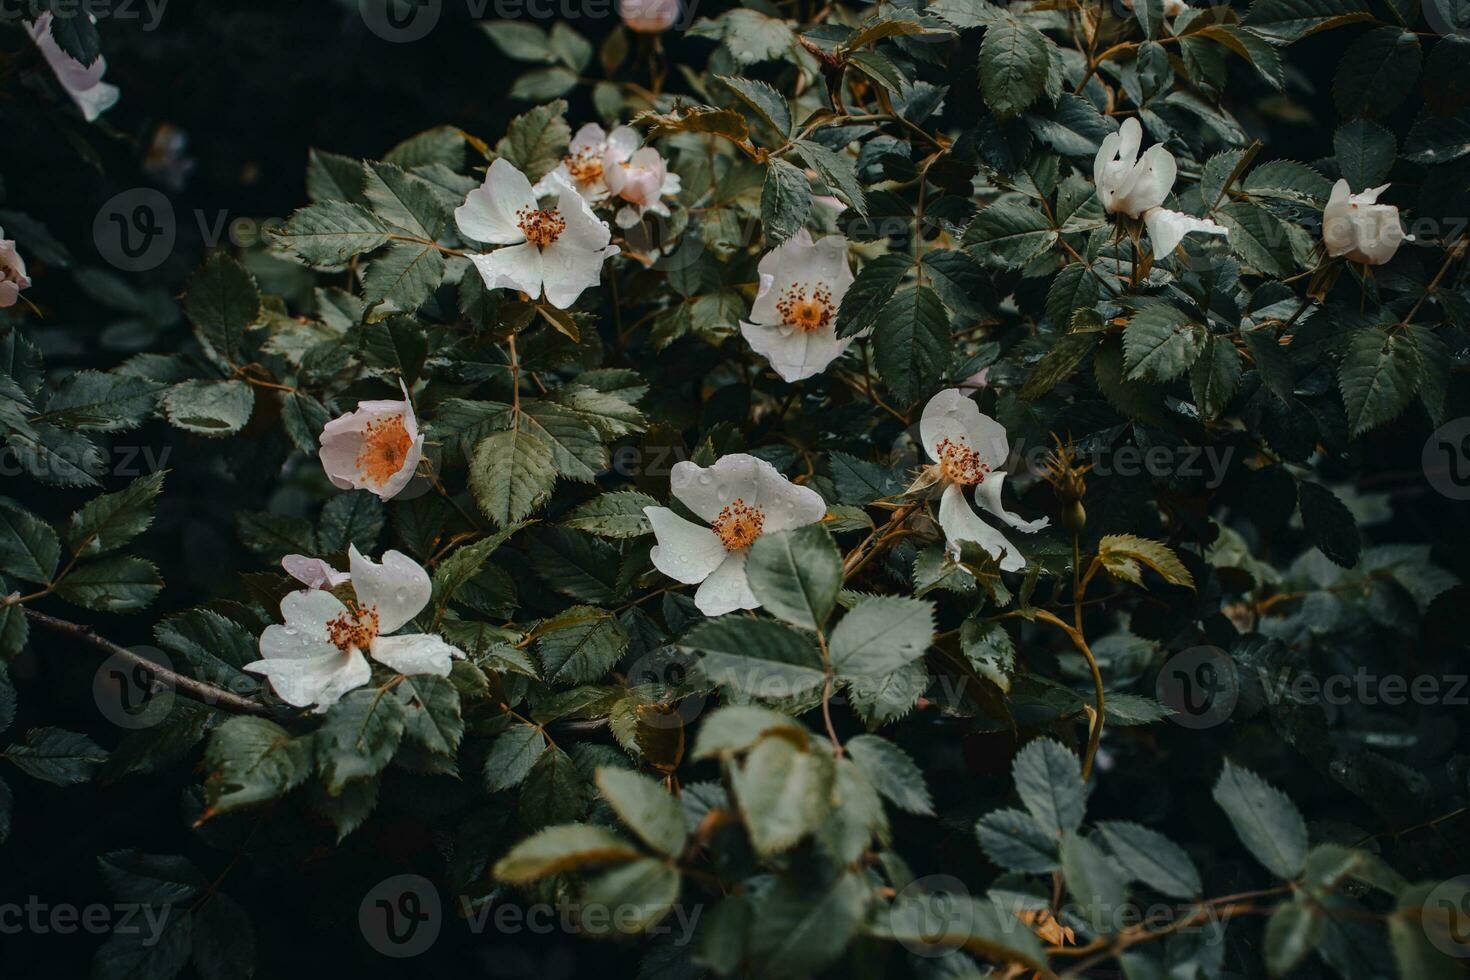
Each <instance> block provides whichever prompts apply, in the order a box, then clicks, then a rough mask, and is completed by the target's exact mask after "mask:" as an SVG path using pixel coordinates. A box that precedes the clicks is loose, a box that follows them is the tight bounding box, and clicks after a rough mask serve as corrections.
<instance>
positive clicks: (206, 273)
mask: <svg viewBox="0 0 1470 980" xmlns="http://www.w3.org/2000/svg"><path fill="white" fill-rule="evenodd" d="M184 312H185V313H187V314H188V316H189V319H190V320H191V321H193V323H194V326H195V327H197V328H198V329H199V332H200V333H201V334H202V335H203V337H204V339H205V340H207V341H208V342H209V344H210V346H212V347H213V348H214V349H215V351H216V352H217V353H218V354H219V355H220V356H221V357H223V358H224V359H225V360H226V361H228V362H229V363H231V364H235V363H238V362H239V359H240V353H241V351H240V347H241V343H242V341H243V340H244V336H245V331H246V329H247V328H249V327H250V325H251V324H253V323H254V322H255V321H256V319H257V318H258V317H259V316H260V290H259V288H258V287H257V286H256V285H255V277H254V276H252V275H250V273H249V272H247V271H246V270H245V267H244V266H243V265H241V264H240V263H239V262H237V261H235V259H234V258H232V257H231V256H229V255H228V254H226V253H224V252H212V253H210V255H209V257H208V258H207V259H205V260H204V264H203V265H202V266H200V267H199V269H198V270H197V271H196V272H195V273H194V274H193V275H192V276H190V277H189V282H188V284H187V285H186V286H185V287H184Z"/></svg>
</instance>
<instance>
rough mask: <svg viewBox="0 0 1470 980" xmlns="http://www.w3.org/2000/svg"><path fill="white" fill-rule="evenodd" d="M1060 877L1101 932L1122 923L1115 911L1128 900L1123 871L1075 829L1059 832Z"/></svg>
mask: <svg viewBox="0 0 1470 980" xmlns="http://www.w3.org/2000/svg"><path fill="white" fill-rule="evenodd" d="M1061 856H1062V877H1063V878H1064V879H1065V880H1066V882H1067V891H1069V892H1071V893H1072V897H1073V898H1074V899H1076V901H1077V904H1078V906H1079V911H1080V912H1081V913H1082V915H1083V916H1084V917H1085V918H1086V919H1087V920H1088V921H1089V922H1090V923H1091V924H1092V926H1093V928H1094V929H1096V930H1097V931H1098V932H1100V933H1103V934H1104V935H1112V934H1113V933H1114V932H1117V931H1118V929H1119V928H1120V927H1121V926H1122V922H1121V921H1120V920H1119V916H1118V912H1119V910H1120V909H1122V908H1123V905H1124V903H1125V902H1126V901H1127V900H1128V882H1127V879H1126V878H1125V877H1124V875H1123V871H1122V869H1121V868H1119V867H1118V865H1117V864H1116V863H1115V862H1114V861H1113V859H1112V858H1110V857H1108V856H1107V855H1106V854H1104V853H1103V852H1102V851H1101V850H1099V849H1098V847H1097V845H1096V844H1094V843H1093V842H1092V839H1091V838H1088V837H1079V836H1077V834H1076V833H1075V832H1074V831H1068V832H1067V833H1065V834H1063V835H1062V848H1061Z"/></svg>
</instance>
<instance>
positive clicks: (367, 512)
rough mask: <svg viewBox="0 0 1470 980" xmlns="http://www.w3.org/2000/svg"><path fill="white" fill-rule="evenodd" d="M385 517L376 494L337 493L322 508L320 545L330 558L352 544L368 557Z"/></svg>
mask: <svg viewBox="0 0 1470 980" xmlns="http://www.w3.org/2000/svg"><path fill="white" fill-rule="evenodd" d="M385 518H386V515H385V513H384V509H383V502H382V501H381V500H379V499H378V498H377V497H376V496H374V495H373V494H370V493H343V494H338V495H337V496H335V497H333V498H331V499H330V500H328V501H327V503H326V506H325V507H323V508H322V514H321V519H320V520H319V522H318V527H317V533H316V539H317V546H318V547H319V548H320V549H321V551H322V553H323V554H328V555H337V554H344V553H345V552H346V551H347V550H348V548H349V547H350V546H352V545H356V546H357V550H358V551H361V552H363V553H365V554H366V553H368V552H371V551H372V550H373V548H374V546H375V545H377V543H378V535H379V534H380V533H382V530H383V522H384V520H385Z"/></svg>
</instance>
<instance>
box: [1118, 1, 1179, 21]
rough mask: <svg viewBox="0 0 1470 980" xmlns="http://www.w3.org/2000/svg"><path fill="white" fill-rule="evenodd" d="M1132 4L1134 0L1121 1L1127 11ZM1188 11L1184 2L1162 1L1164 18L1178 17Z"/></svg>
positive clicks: (1130, 8) (1131, 7)
mask: <svg viewBox="0 0 1470 980" xmlns="http://www.w3.org/2000/svg"><path fill="white" fill-rule="evenodd" d="M1133 2H1134V0H1123V6H1125V7H1127V8H1128V9H1129V10H1132V9H1133ZM1188 9H1189V4H1187V3H1185V2H1184V0H1164V16H1165V17H1178V16H1179V15H1180V14H1182V13H1184V12H1185V11H1186V10H1188Z"/></svg>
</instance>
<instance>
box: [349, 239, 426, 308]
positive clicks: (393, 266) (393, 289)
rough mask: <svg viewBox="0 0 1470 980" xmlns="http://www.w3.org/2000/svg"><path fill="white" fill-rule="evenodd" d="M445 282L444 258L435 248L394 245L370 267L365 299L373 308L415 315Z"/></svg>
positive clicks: (403, 243) (363, 290)
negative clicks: (383, 308)
mask: <svg viewBox="0 0 1470 980" xmlns="http://www.w3.org/2000/svg"><path fill="white" fill-rule="evenodd" d="M443 279H444V255H443V253H441V252H440V251H439V249H438V248H437V247H435V246H433V245H424V244H421V243H419V242H402V241H400V242H394V243H393V244H392V245H390V246H389V247H388V250H387V251H386V252H384V253H383V254H382V255H379V256H378V257H377V258H375V259H373V260H372V262H370V263H369V264H368V270H367V275H365V276H363V279H362V297H363V299H364V300H366V301H367V303H368V304H369V305H370V306H377V305H378V304H381V303H386V304H388V305H389V306H390V307H391V308H392V309H395V310H400V311H403V312H411V311H413V310H416V309H418V308H419V306H421V305H422V304H423V303H424V301H425V300H427V299H428V298H429V296H430V295H431V294H432V293H433V292H434V290H436V289H438V288H439V283H440V282H442V281H443Z"/></svg>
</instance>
